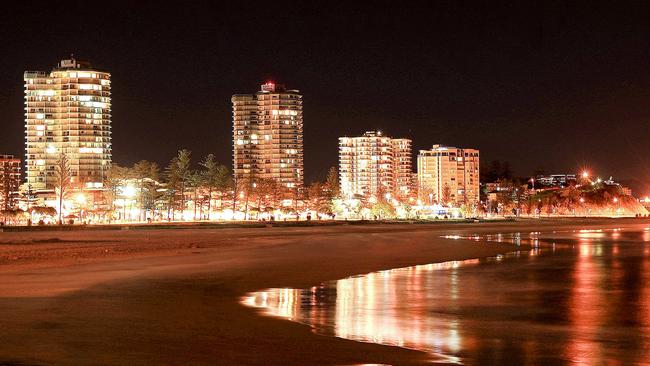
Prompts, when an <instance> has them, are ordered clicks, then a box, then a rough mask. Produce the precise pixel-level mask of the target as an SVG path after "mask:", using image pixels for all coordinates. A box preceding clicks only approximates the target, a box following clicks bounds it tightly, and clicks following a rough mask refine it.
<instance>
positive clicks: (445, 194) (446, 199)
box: [440, 183, 451, 206]
mask: <svg viewBox="0 0 650 366" xmlns="http://www.w3.org/2000/svg"><path fill="white" fill-rule="evenodd" d="M440 196H441V197H440V203H441V204H442V205H444V206H447V205H449V203H450V201H451V187H449V184H447V183H445V185H444V186H442V193H441V194H440Z"/></svg>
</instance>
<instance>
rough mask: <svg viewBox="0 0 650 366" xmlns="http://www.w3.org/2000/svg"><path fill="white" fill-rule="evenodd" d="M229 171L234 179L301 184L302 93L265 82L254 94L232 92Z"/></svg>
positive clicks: (238, 180) (284, 184)
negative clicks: (231, 152) (231, 161)
mask: <svg viewBox="0 0 650 366" xmlns="http://www.w3.org/2000/svg"><path fill="white" fill-rule="evenodd" d="M232 114H233V172H234V177H235V180H236V181H237V182H243V181H247V182H252V183H255V182H256V181H258V180H261V179H268V180H274V181H275V182H277V183H279V184H280V185H282V186H284V187H287V188H300V187H302V186H303V173H304V171H303V147H302V131H303V122H302V95H300V92H299V91H298V90H288V89H286V88H285V87H284V86H283V85H279V84H274V83H266V84H263V85H262V88H261V90H260V91H258V92H257V93H255V94H235V95H233V96H232Z"/></svg>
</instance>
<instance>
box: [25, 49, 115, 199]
mask: <svg viewBox="0 0 650 366" xmlns="http://www.w3.org/2000/svg"><path fill="white" fill-rule="evenodd" d="M110 79H111V76H110V74H109V73H107V72H103V71H99V70H97V69H95V68H92V67H91V66H90V64H89V63H87V62H82V61H79V60H76V59H74V58H71V59H68V60H62V61H61V62H59V64H58V65H57V67H56V68H54V69H53V70H52V71H50V72H43V71H26V72H25V74H24V82H25V150H26V159H25V181H26V183H27V184H30V185H31V186H32V188H33V189H34V190H35V191H39V190H52V189H54V188H55V183H54V182H55V179H56V168H55V165H56V162H57V160H58V159H59V158H60V156H61V155H62V154H66V155H67V157H68V159H69V160H70V170H71V174H72V184H73V185H74V186H78V187H81V186H83V187H88V188H101V187H102V183H103V180H104V178H105V175H106V171H107V170H108V168H109V167H110V165H111V149H112V145H111V80H110Z"/></svg>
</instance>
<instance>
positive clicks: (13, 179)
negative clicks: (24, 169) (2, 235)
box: [0, 155, 20, 210]
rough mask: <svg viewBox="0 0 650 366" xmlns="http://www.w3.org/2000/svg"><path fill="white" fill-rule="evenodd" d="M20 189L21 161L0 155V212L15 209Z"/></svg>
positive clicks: (10, 156) (11, 156)
mask: <svg viewBox="0 0 650 366" xmlns="http://www.w3.org/2000/svg"><path fill="white" fill-rule="evenodd" d="M19 187H20V159H18V158H15V157H14V156H13V155H0V210H9V209H12V208H14V206H15V205H14V203H15V199H16V198H17V195H18V189H19Z"/></svg>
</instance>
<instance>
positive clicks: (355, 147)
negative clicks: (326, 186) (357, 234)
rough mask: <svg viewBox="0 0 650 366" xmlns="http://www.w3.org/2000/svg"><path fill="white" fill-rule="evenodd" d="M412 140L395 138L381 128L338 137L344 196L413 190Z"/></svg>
mask: <svg viewBox="0 0 650 366" xmlns="http://www.w3.org/2000/svg"><path fill="white" fill-rule="evenodd" d="M411 165H412V162H411V140H409V139H394V138H390V137H387V136H384V135H382V133H381V132H379V131H368V132H366V133H364V134H363V136H359V137H340V138H339V174H340V185H341V193H342V194H343V196H344V197H352V196H354V195H360V196H365V197H373V196H374V197H377V196H379V195H382V194H391V195H393V196H394V197H398V198H406V197H408V195H409V194H410V193H411V192H410V190H411Z"/></svg>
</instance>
